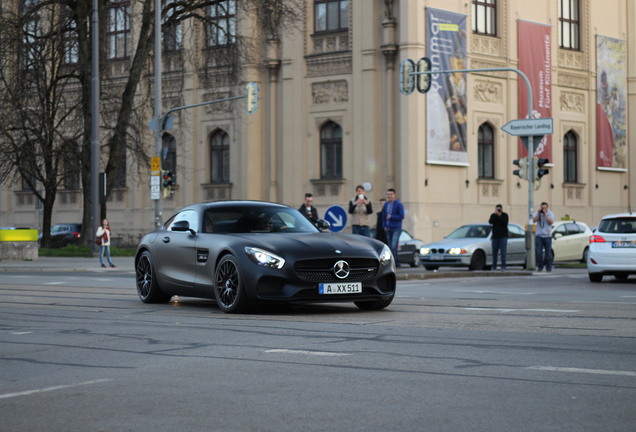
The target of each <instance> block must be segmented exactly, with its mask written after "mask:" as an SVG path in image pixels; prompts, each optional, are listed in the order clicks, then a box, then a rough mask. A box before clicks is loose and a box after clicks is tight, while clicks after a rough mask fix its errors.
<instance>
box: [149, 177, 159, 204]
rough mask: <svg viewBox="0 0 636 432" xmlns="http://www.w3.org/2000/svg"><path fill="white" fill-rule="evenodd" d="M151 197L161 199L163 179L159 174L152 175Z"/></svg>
mask: <svg viewBox="0 0 636 432" xmlns="http://www.w3.org/2000/svg"><path fill="white" fill-rule="evenodd" d="M150 199H153V200H158V199H161V181H160V179H159V176H158V175H156V176H155V175H153V176H150Z"/></svg>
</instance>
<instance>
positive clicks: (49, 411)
mask: <svg viewBox="0 0 636 432" xmlns="http://www.w3.org/2000/svg"><path fill="white" fill-rule="evenodd" d="M122 267H123V268H122ZM9 270H11V269H9ZM398 289H399V291H398V293H399V294H398V296H397V297H396V299H395V301H394V302H393V304H392V305H391V306H390V307H389V308H388V309H387V310H384V311H376V312H364V311H359V310H358V309H357V308H355V307H354V306H353V305H348V304H343V305H341V304H327V305H309V306H292V307H276V308H274V307H269V308H261V309H259V310H257V312H256V313H255V314H252V315H224V314H222V313H221V312H220V311H219V310H218V308H216V306H215V305H214V303H213V302H210V301H203V300H197V299H184V298H179V299H177V298H175V299H174V301H173V302H172V303H170V304H169V305H146V304H143V303H141V302H140V301H139V300H138V299H137V297H136V293H135V291H134V275H133V273H132V270H131V269H129V268H125V266H120V267H118V269H117V270H115V271H110V270H109V271H103V272H102V271H96V270H82V269H75V270H73V271H69V270H68V269H51V270H48V271H40V272H33V271H28V270H23V271H16V270H15V269H13V270H11V271H7V269H5V271H4V272H2V273H0V347H1V348H0V365H1V367H0V418H2V427H1V429H2V430H6V431H37V430H46V431H91V430H94V431H123V430H130V431H142V430H143V431H145V430H152V431H175V430H179V431H201V430H206V431H208V430H218V431H275V430H276V431H298V430H303V431H324V430H336V431H340V430H352V431H387V430H391V431H394V430H400V431H401V430H405V431H411V430H424V431H427V432H428V431H453V432H455V431H502V432H503V431H506V432H508V431H533V432H535V431H564V432H565V431H568V432H570V431H595V432H596V431H599V430H602V431H633V430H634V424H636V410H634V409H633V407H634V404H635V403H636V326H635V323H636V280H635V279H628V280H627V281H624V282H619V281H610V280H609V279H608V281H607V282H604V283H602V284H591V283H590V282H589V281H588V280H587V275H586V273H585V271H584V269H573V270H560V269H557V270H556V271H555V272H553V273H550V274H547V273H541V274H534V275H532V276H530V277H528V276H525V275H524V276H509V275H506V277H498V276H497V277H496V276H484V277H478V278H441V279H430V280H406V281H401V282H400V284H399V288H398Z"/></svg>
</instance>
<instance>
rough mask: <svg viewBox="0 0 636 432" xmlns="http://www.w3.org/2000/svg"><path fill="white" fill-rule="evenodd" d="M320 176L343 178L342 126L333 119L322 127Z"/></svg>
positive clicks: (324, 177) (323, 177)
mask: <svg viewBox="0 0 636 432" xmlns="http://www.w3.org/2000/svg"><path fill="white" fill-rule="evenodd" d="M320 178H322V179H332V178H342V128H341V127H340V126H339V125H338V124H336V123H334V122H332V121H329V122H327V123H325V125H324V126H323V127H322V128H321V129H320Z"/></svg>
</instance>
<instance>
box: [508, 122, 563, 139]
mask: <svg viewBox="0 0 636 432" xmlns="http://www.w3.org/2000/svg"><path fill="white" fill-rule="evenodd" d="M553 123H554V121H553V120H552V119H551V118H538V119H516V120H510V121H509V122H508V123H506V124H505V125H503V126H502V127H501V130H502V131H504V132H506V133H508V134H509V135H512V136H543V135H552V129H553Z"/></svg>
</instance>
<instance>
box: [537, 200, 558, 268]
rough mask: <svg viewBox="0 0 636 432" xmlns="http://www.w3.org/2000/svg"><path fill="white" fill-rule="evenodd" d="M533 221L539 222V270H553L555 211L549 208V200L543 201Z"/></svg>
mask: <svg viewBox="0 0 636 432" xmlns="http://www.w3.org/2000/svg"><path fill="white" fill-rule="evenodd" d="M532 221H533V222H534V223H536V224H537V228H536V237H535V242H534V244H535V248H536V256H537V271H543V267H544V266H545V271H547V272H551V271H552V260H553V258H554V257H553V256H552V224H553V223H554V213H552V211H551V210H550V209H549V206H548V203H547V202H542V203H541V208H540V209H539V210H538V211H537V212H536V213H535V214H534V217H533V218H532Z"/></svg>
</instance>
